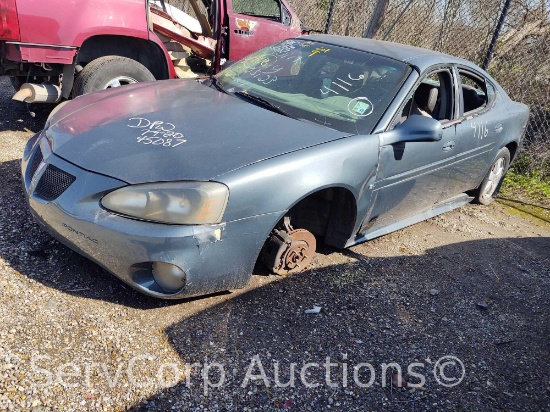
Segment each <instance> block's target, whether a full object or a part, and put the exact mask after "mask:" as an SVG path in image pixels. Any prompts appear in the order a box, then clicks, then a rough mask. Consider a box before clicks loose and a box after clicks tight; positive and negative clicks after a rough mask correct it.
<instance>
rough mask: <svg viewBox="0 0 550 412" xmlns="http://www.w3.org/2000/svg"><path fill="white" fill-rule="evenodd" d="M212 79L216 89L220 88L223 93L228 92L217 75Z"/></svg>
mask: <svg viewBox="0 0 550 412" xmlns="http://www.w3.org/2000/svg"><path fill="white" fill-rule="evenodd" d="M210 80H211V81H212V83H211V84H213V85H214V87H215V88H216V89H218V90H219V91H220V92H222V93H225V94H228V93H227V92H226V91H225V89H224V88H223V87H222V85H221V82H220V81H219V80H218V79H217V78H216V77H211V78H210Z"/></svg>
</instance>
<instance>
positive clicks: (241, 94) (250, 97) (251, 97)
mask: <svg viewBox="0 0 550 412" xmlns="http://www.w3.org/2000/svg"><path fill="white" fill-rule="evenodd" d="M234 94H236V95H237V96H239V97H241V98H243V99H245V100H248V101H250V102H252V103H254V104H256V105H257V106H261V107H264V108H266V109H267V110H271V111H272V112H275V113H279V114H282V115H283V116H286V117H290V118H291V119H295V117H294V116H291V115H290V114H288V113H287V112H286V111H284V110H283V109H281V108H280V107H279V106H276V105H274V104H273V103H271V102H270V101H268V100H266V99H264V98H262V97H259V96H254V95H253V94H249V93H247V92H235V93H234Z"/></svg>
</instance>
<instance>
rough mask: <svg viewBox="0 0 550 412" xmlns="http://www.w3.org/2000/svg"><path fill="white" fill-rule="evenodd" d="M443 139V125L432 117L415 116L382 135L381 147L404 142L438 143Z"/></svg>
mask: <svg viewBox="0 0 550 412" xmlns="http://www.w3.org/2000/svg"><path fill="white" fill-rule="evenodd" d="M442 137H443V127H442V126H441V123H440V122H439V121H437V120H435V119H433V118H431V117H426V116H421V115H418V114H413V115H412V116H409V117H408V118H407V120H405V121H404V122H403V123H401V124H400V125H399V126H397V127H396V128H395V129H393V130H389V131H387V132H384V133H381V134H380V146H387V145H390V144H395V143H404V142H438V141H440V140H441V138H442Z"/></svg>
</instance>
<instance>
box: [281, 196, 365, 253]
mask: <svg viewBox="0 0 550 412" xmlns="http://www.w3.org/2000/svg"><path fill="white" fill-rule="evenodd" d="M285 216H288V217H290V223H291V225H292V227H294V228H295V229H298V228H300V229H307V230H308V231H310V232H311V233H313V234H314V235H315V236H316V237H318V238H321V239H324V242H325V244H327V245H330V246H335V247H338V248H343V247H345V245H346V242H347V240H348V239H349V238H350V236H351V235H352V231H353V228H354V226H355V221H356V217H357V204H356V200H355V196H354V195H353V194H352V193H351V192H350V191H349V190H348V189H345V188H341V187H330V188H327V189H323V190H320V191H317V192H315V193H312V194H310V195H308V196H306V197H305V198H303V199H302V200H300V201H299V202H298V203H296V204H295V205H294V206H292V207H291V208H290V210H289V211H288V212H287V213H286V214H285Z"/></svg>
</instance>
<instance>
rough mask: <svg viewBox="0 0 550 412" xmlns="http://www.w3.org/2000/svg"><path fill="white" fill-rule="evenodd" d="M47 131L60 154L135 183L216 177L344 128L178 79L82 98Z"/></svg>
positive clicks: (327, 138) (336, 135)
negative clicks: (285, 112) (328, 126)
mask: <svg viewBox="0 0 550 412" xmlns="http://www.w3.org/2000/svg"><path fill="white" fill-rule="evenodd" d="M46 136H47V138H48V140H49V142H50V144H51V146H52V150H53V152H54V153H55V154H56V155H57V156H59V157H61V158H63V159H65V160H67V161H69V162H71V163H73V164H75V165H77V166H80V167H82V168H84V169H87V170H89V171H93V172H97V173H101V174H104V175H107V176H111V177H114V178H117V179H120V180H123V181H126V182H128V183H133V184H135V183H144V182H156V181H171V180H212V179H214V178H215V177H216V176H219V175H221V174H224V173H227V172H229V171H232V170H235V169H238V168H241V167H243V166H246V165H249V164H252V163H255V162H258V161H261V160H264V159H268V158H270V157H274V156H278V155H281V154H284V153H288V152H292V151H296V150H299V149H302V148H306V147H309V146H314V145H318V144H321V143H324V142H328V141H332V140H335V139H339V138H341V137H345V134H344V133H342V132H338V131H336V130H332V129H329V128H326V127H322V126H319V125H316V124H313V123H308V122H304V121H299V120H295V119H291V118H289V117H285V116H283V115H280V114H277V113H275V112H272V111H270V110H266V109H264V108H261V107H258V106H256V105H253V104H251V103H248V102H245V101H243V100H241V99H240V98H238V97H235V96H232V95H227V94H224V93H221V92H218V91H216V90H215V89H212V88H210V87H207V86H205V85H203V84H200V83H199V82H197V81H196V80H174V81H161V82H154V83H146V84H137V85H132V86H125V87H124V88H123V89H120V90H118V89H115V90H109V91H104V92H99V93H94V94H92V95H88V96H83V97H80V98H77V99H75V101H73V102H70V103H68V104H66V105H65V106H63V107H62V108H61V109H60V110H59V111H58V112H57V113H56V114H55V115H54V116H53V117H52V119H51V120H50V126H49V128H48V129H47V130H46ZM161 139H162V140H161ZM170 139H171V140H170ZM140 140H141V141H140ZM183 141H184V142H183ZM177 143H179V144H177Z"/></svg>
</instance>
